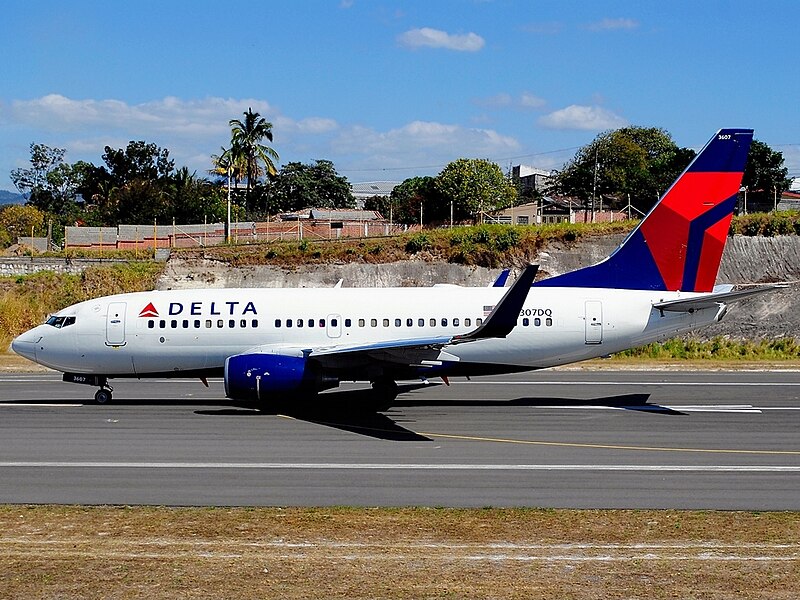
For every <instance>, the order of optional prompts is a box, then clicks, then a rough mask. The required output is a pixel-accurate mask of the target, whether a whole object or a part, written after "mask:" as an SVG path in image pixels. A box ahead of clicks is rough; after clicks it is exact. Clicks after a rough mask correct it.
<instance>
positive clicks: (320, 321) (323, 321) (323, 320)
mask: <svg viewBox="0 0 800 600" xmlns="http://www.w3.org/2000/svg"><path fill="white" fill-rule="evenodd" d="M319 326H320V327H325V319H320V320H319Z"/></svg>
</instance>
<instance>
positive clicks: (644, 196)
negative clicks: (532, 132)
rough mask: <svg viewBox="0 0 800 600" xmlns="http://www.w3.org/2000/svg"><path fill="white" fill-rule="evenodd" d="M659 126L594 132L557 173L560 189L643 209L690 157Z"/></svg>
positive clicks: (587, 202)
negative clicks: (594, 134) (596, 133)
mask: <svg viewBox="0 0 800 600" xmlns="http://www.w3.org/2000/svg"><path fill="white" fill-rule="evenodd" d="M694 154H695V153H694V151H693V150H689V149H686V148H679V147H678V146H677V145H676V144H675V142H673V140H672V137H671V136H670V135H669V133H667V132H666V131H665V130H663V129H658V128H655V127H648V128H646V127H625V128H622V129H617V130H614V131H607V132H604V133H601V134H600V135H598V136H597V137H596V138H595V139H594V140H593V141H592V142H591V143H589V144H587V145H586V146H583V147H582V148H580V149H579V150H578V152H577V153H576V154H575V157H574V158H573V159H572V161H570V162H569V163H568V164H567V165H566V167H565V168H564V169H563V170H562V171H561V172H560V173H559V174H558V176H557V178H556V186H557V189H558V191H559V192H560V193H562V194H565V195H568V196H575V197H577V198H580V199H582V200H583V201H584V202H585V203H586V206H587V207H588V206H590V203H591V200H592V198H593V197H594V198H595V200H596V201H597V199H599V198H601V197H602V198H604V199H605V200H606V201H611V202H615V203H616V204H617V205H618V206H623V205H625V204H627V202H628V197H630V200H631V203H632V204H633V205H634V206H635V207H636V208H638V209H639V210H641V211H642V212H647V211H648V210H650V208H651V207H652V206H653V204H655V202H656V201H657V200H658V198H659V196H660V195H661V194H663V193H664V192H665V191H666V190H667V188H668V187H669V185H670V184H671V183H672V182H673V181H674V180H675V179H676V178H677V177H678V175H680V173H681V172H682V171H683V169H685V168H686V166H687V165H688V164H689V162H690V161H691V159H692V158H693V157H694Z"/></svg>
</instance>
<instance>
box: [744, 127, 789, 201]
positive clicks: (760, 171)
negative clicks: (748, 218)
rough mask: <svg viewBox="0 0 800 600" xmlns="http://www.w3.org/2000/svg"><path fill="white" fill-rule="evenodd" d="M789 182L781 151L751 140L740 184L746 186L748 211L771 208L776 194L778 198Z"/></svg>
mask: <svg viewBox="0 0 800 600" xmlns="http://www.w3.org/2000/svg"><path fill="white" fill-rule="evenodd" d="M791 184H792V181H791V179H790V178H789V169H787V168H786V167H785V166H784V163H783V153H781V152H776V151H775V150H773V149H772V148H770V147H769V146H768V145H767V144H765V143H764V142H760V141H758V140H753V142H752V143H751V144H750V152H749V154H748V155H747V166H746V167H745V169H744V176H743V177H742V185H743V186H745V187H746V188H747V210H748V212H755V211H769V210H772V209H773V208H774V206H775V198H776V196H777V198H780V197H781V194H782V193H783V192H785V191H786V190H788V189H789V186H790V185H791Z"/></svg>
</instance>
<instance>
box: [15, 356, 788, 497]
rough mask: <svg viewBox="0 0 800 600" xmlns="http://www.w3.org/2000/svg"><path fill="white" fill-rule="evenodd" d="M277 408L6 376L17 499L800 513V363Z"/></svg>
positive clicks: (358, 392)
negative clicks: (379, 408)
mask: <svg viewBox="0 0 800 600" xmlns="http://www.w3.org/2000/svg"><path fill="white" fill-rule="evenodd" d="M451 383H452V385H451V386H449V387H447V386H445V385H443V384H441V383H438V384H437V383H432V384H431V385H422V384H421V383H419V382H416V383H415V382H407V383H404V384H402V387H403V389H404V392H403V393H402V394H401V395H400V396H399V397H398V399H397V401H396V403H395V406H394V407H393V408H392V409H391V410H389V411H387V412H385V413H374V412H373V413H370V412H367V411H364V410H363V409H362V408H360V407H359V402H360V401H362V400H363V398H364V396H365V395H366V394H368V393H369V391H368V390H365V389H363V388H364V386H363V385H361V386H357V385H352V384H351V385H347V384H345V385H342V387H341V388H339V389H338V390H333V391H330V392H326V393H325V394H323V395H322V396H321V397H322V399H324V401H325V402H324V406H323V407H298V406H297V405H292V403H290V402H287V403H285V404H283V405H281V406H277V407H274V408H273V409H272V410H268V411H258V410H255V409H253V408H252V407H247V406H241V405H236V404H234V403H231V402H230V401H228V400H225V399H224V397H223V396H224V393H223V390H222V384H221V382H220V381H214V382H210V388H205V387H204V386H203V385H202V384H201V383H200V382H199V381H197V380H182V379H178V380H148V381H135V380H134V381H129V380H120V381H115V382H113V384H114V387H115V392H114V402H113V403H112V404H109V405H104V406H99V405H95V404H93V403H91V401H90V399H91V397H92V395H93V393H94V389H93V388H90V387H85V386H80V385H74V384H67V383H62V382H61V381H60V378H59V377H58V376H57V375H23V374H20V375H3V376H0V502H2V503H80V504H158V505H293V506H325V505H357V506H407V505H422V506H455V507H462V506H463V507H481V506H533V507H564V508H686V509H739V510H800V427H799V426H800V373H798V372H710V371H695V372H666V371H664V372H637V371H607V370H601V371H544V372H540V373H528V374H521V375H507V376H498V377H487V378H476V379H473V381H471V382H467V381H465V380H457V381H452V382H451Z"/></svg>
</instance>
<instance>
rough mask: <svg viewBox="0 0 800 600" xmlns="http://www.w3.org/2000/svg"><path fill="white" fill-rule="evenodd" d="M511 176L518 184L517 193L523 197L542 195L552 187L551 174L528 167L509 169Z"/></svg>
mask: <svg viewBox="0 0 800 600" xmlns="http://www.w3.org/2000/svg"><path fill="white" fill-rule="evenodd" d="M511 176H512V177H513V179H514V181H515V182H517V181H518V182H519V192H520V194H521V195H523V196H530V195H532V194H533V193H539V194H541V193H544V192H546V191H547V190H549V189H550V188H551V187H553V173H552V172H551V171H546V170H544V169H537V168H536V167H531V166H528V165H517V166H515V167H511Z"/></svg>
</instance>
